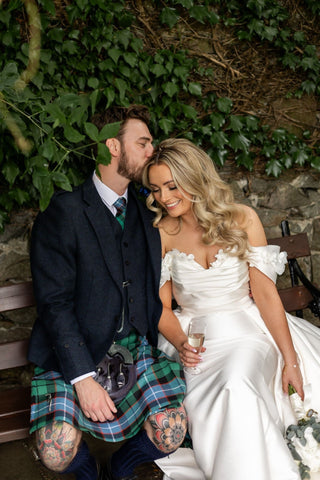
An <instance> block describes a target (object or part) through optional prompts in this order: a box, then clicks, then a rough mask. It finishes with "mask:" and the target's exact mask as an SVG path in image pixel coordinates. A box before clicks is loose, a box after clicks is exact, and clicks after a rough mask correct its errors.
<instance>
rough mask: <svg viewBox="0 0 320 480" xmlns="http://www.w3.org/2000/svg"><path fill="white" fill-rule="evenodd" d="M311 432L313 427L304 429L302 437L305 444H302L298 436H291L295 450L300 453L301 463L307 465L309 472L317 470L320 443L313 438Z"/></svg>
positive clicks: (319, 464) (319, 458)
mask: <svg viewBox="0 0 320 480" xmlns="http://www.w3.org/2000/svg"><path fill="white" fill-rule="evenodd" d="M312 432H313V428H312V427H310V426H309V427H307V428H306V429H305V431H304V438H305V439H306V442H307V443H306V445H302V444H301V440H300V439H299V438H298V437H294V438H292V440H291V441H292V443H293V445H294V446H295V449H296V452H297V453H298V455H300V457H301V461H302V463H303V464H304V465H306V466H308V467H309V469H310V472H319V470H320V445H319V443H318V442H317V441H316V440H315V438H314V436H313V434H312Z"/></svg>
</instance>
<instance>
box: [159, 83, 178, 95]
mask: <svg viewBox="0 0 320 480" xmlns="http://www.w3.org/2000/svg"><path fill="white" fill-rule="evenodd" d="M163 91H164V92H165V93H166V94H167V95H168V96H169V97H170V98H172V97H173V96H174V95H176V94H177V93H178V92H179V87H178V85H177V84H176V83H173V82H167V83H165V84H164V86H163Z"/></svg>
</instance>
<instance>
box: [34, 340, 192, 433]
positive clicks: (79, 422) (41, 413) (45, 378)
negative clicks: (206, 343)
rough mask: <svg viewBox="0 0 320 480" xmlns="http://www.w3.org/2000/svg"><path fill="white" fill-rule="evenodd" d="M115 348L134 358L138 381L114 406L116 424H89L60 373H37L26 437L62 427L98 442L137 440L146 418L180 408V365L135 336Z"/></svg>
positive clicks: (182, 381) (182, 377)
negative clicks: (57, 424)
mask: <svg viewBox="0 0 320 480" xmlns="http://www.w3.org/2000/svg"><path fill="white" fill-rule="evenodd" d="M117 343H118V344H121V345H123V346H125V347H126V348H128V350H129V351H130V352H131V353H132V355H133V356H134V359H135V363H136V366H137V374H138V378H137V382H136V384H135V385H134V387H133V388H132V389H131V390H130V392H129V393H128V394H127V396H126V397H125V398H124V399H123V400H122V401H121V402H120V403H119V404H118V405H117V410H118V411H117V413H116V418H115V419H114V420H113V421H111V422H93V421H92V420H90V419H89V418H87V417H86V416H85V415H84V414H83V412H82V410H81V408H80V405H79V401H78V397H77V395H76V392H75V389H74V388H73V386H72V385H70V384H67V383H66V382H65V381H64V379H63V378H62V375H61V374H60V373H59V372H55V371H43V370H41V369H40V368H38V367H36V369H35V375H34V377H33V379H32V385H31V387H32V388H31V418H30V421H31V428H30V433H32V432H34V431H35V430H38V429H39V428H42V427H44V426H45V425H46V424H48V423H51V422H53V421H62V422H67V423H69V424H71V425H73V426H74V427H76V428H77V429H80V430H82V431H84V432H89V433H91V434H92V435H93V436H94V437H96V438H100V439H103V440H105V441H107V442H119V441H121V440H124V439H127V438H130V437H132V436H134V435H136V434H137V433H138V432H139V430H141V427H142V425H143V423H144V422H145V420H146V419H147V418H148V417H149V416H150V415H152V414H154V413H157V412H159V411H162V410H165V409H166V408H177V407H179V406H180V405H181V404H182V402H183V399H184V395H185V390H186V386H185V381H184V375H183V370H182V368H181V365H180V364H179V363H177V362H174V361H173V360H171V359H170V358H169V357H167V356H166V355H165V354H164V353H163V352H161V351H160V350H158V349H157V348H155V347H152V346H151V345H149V343H148V342H147V340H146V338H145V337H141V336H138V335H137V334H136V333H134V332H131V333H130V335H129V336H128V337H126V338H125V339H122V340H120V341H118V342H117Z"/></svg>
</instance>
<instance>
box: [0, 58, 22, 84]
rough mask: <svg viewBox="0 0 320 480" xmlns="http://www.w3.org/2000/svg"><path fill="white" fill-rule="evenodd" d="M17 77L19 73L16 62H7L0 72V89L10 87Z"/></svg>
mask: <svg viewBox="0 0 320 480" xmlns="http://www.w3.org/2000/svg"><path fill="white" fill-rule="evenodd" d="M18 78H19V73H18V67H17V65H16V63H14V62H9V63H8V64H7V65H5V67H4V69H3V70H2V72H0V91H1V90H5V89H6V88H7V87H12V86H13V85H14V83H15V82H16V80H18Z"/></svg>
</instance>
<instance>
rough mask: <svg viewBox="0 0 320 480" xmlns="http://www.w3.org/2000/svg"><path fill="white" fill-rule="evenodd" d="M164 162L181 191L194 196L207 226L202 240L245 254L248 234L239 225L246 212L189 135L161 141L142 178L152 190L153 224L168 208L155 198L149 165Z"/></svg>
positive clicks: (200, 218)
mask: <svg viewBox="0 0 320 480" xmlns="http://www.w3.org/2000/svg"><path fill="white" fill-rule="evenodd" d="M161 164H163V165H167V167H169V169H170V171H171V174H172V178H173V181H174V183H175V185H176V187H177V188H178V189H179V190H180V192H181V193H182V194H183V193H184V192H186V193H188V194H189V195H191V196H192V200H191V201H192V209H193V212H194V215H195V217H196V219H197V221H198V223H199V225H200V226H201V227H202V228H203V230H204V233H203V236H202V239H203V242H204V243H205V244H206V245H218V246H221V247H223V248H224V249H226V250H228V251H229V252H230V253H231V254H232V255H236V256H238V257H239V258H245V256H246V252H247V250H248V248H249V245H248V237H247V234H246V232H245V231H244V230H243V229H242V228H240V226H239V222H241V221H242V220H243V219H244V212H243V210H242V209H241V208H240V207H239V206H237V205H236V204H235V202H234V198H233V193H232V190H231V188H230V187H229V185H228V184H226V183H225V182H224V181H223V180H222V179H221V177H220V176H219V174H218V173H217V171H216V169H215V167H214V165H213V162H212V160H211V158H210V157H209V156H208V155H207V154H206V153H205V152H204V151H203V150H202V149H201V148H199V147H197V146H196V145H194V144H193V143H192V142H190V141H189V140H187V139H184V138H169V139H167V140H164V141H163V142H161V143H160V144H159V145H158V146H157V147H156V148H155V150H154V152H153V155H152V157H151V158H150V159H149V160H148V162H147V164H146V166H145V168H144V171H143V178H142V181H143V184H144V185H145V187H147V188H148V189H150V191H151V193H150V195H149V196H148V198H147V207H148V208H149V209H150V210H152V211H153V212H155V218H154V222H153V226H154V227H158V228H159V226H160V225H159V224H160V221H161V219H162V218H164V217H165V216H166V215H167V211H166V210H165V209H164V208H163V207H161V205H158V204H157V203H156V202H155V199H154V196H153V193H152V188H151V186H150V184H149V169H150V167H151V166H152V165H161ZM183 191H184V192H183Z"/></svg>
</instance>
